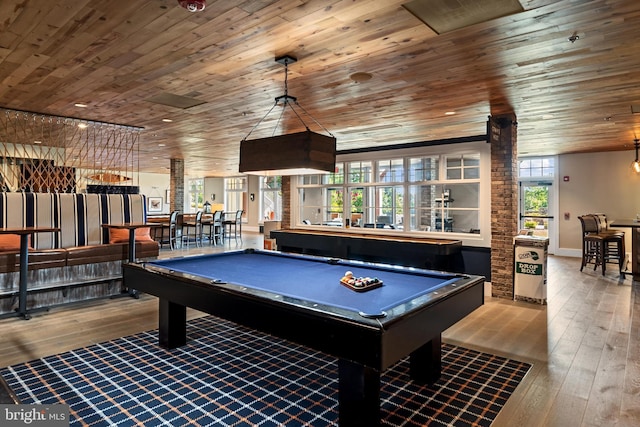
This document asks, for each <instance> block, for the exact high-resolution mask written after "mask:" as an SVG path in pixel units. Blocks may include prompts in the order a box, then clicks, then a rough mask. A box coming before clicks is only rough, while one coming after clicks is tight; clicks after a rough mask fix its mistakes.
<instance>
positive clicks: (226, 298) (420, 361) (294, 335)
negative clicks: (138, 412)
mask: <svg viewBox="0 0 640 427" xmlns="http://www.w3.org/2000/svg"><path fill="white" fill-rule="evenodd" d="M123 275H124V284H125V285H126V286H130V287H133V288H135V289H137V290H138V291H140V292H145V293H148V294H150V295H155V296H157V297H158V298H159V343H160V345H161V346H163V347H167V348H175V347H179V346H182V345H184V344H186V341H187V334H186V323H187V322H186V320H187V314H186V309H187V307H191V308H194V309H196V310H200V311H203V312H206V313H209V314H212V315H215V316H219V317H221V318H224V319H228V320H231V321H233V322H236V323H239V324H242V325H245V326H248V327H250V328H253V329H256V330H259V331H262V332H266V333H269V334H273V335H275V336H278V337H282V338H284V339H288V340H291V341H294V342H297V343H299V344H303V345H306V346H308V347H311V348H314V349H317V350H320V351H322V352H325V353H327V354H330V355H333V356H335V357H337V358H338V359H339V360H338V375H339V380H338V381H339V393H338V399H339V404H338V412H339V415H338V417H339V423H340V426H343V427H344V426H367V427H370V426H375V425H379V422H380V376H381V373H382V372H383V371H384V370H385V369H387V368H389V367H390V366H392V365H393V364H395V363H396V362H398V361H399V360H401V359H403V358H404V357H406V356H408V355H410V370H411V377H412V379H413V380H416V381H419V382H423V383H433V382H435V381H436V380H437V379H438V378H439V376H440V371H441V348H440V345H441V333H442V331H444V330H446V329H447V328H449V327H450V326H452V325H453V324H455V323H456V322H458V321H459V320H461V319H462V318H464V317H466V316H467V315H468V314H469V313H471V312H472V311H474V310H475V309H476V308H478V307H480V306H481V305H482V304H483V302H484V278H483V277H481V276H465V278H463V279H462V280H461V281H459V282H458V283H457V284H456V286H455V287H454V288H453V289H448V290H442V292H438V295H436V296H429V297H419V298H416V300H413V301H410V302H408V303H405V304H403V305H402V306H399V307H398V308H397V309H395V308H394V309H392V310H390V311H389V312H388V315H387V316H386V317H384V318H378V319H370V318H364V317H362V316H360V315H358V314H357V313H353V312H351V311H348V310H344V312H342V310H340V309H338V310H336V309H335V308H334V307H332V308H331V309H330V310H325V309H324V308H323V307H322V306H318V304H309V303H308V302H305V301H302V300H299V299H295V298H289V297H282V296H278V295H274V294H272V293H269V292H265V291H260V290H255V289H248V288H246V287H243V286H239V285H234V284H231V283H230V284H222V285H219V284H215V283H211V280H209V279H203V278H201V277H198V276H195V275H190V274H185V273H176V272H172V271H168V270H167V269H163V268H157V267H156V266H153V265H146V264H145V263H137V264H136V263H128V264H125V265H123ZM264 279H265V280H268V277H265V278H264ZM417 300H420V301H417Z"/></svg>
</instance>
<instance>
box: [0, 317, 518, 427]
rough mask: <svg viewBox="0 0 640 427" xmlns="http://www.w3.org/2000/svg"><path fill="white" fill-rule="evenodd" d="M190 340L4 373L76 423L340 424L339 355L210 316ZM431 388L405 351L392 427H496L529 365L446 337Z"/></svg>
mask: <svg viewBox="0 0 640 427" xmlns="http://www.w3.org/2000/svg"><path fill="white" fill-rule="evenodd" d="M188 339H189V342H188V344H187V345H186V346H184V347H181V348H178V349H173V350H165V349H163V348H160V347H159V346H158V345H157V340H158V338H157V331H150V332H144V333H140V334H136V335H133V336H128V337H124V338H119V339H116V340H113V341H109V342H106V343H102V344H96V345H91V346H89V347H86V348H82V349H79V350H74V351H69V352H66V353H63V354H59V355H55V356H51V357H45V358H43V359H38V360H35V361H32V362H29V363H25V364H20V365H16V366H11V367H8V368H3V369H1V370H0V374H1V375H2V376H3V377H4V378H5V379H6V380H7V382H8V383H9V385H10V386H11V387H12V388H13V390H14V391H15V392H16V394H17V395H18V397H19V398H20V399H21V400H22V403H27V404H29V403H34V404H55V403H63V404H67V405H69V411H70V418H71V425H72V426H82V425H91V426H102V425H105V426H106V425H109V426H132V425H144V426H161V425H164V426H181V425H188V424H190V425H197V426H284V425H286V426H301V425H305V426H322V427H325V426H330V425H337V419H338V412H337V406H338V403H337V397H338V391H337V385H338V379H337V361H336V359H335V358H333V357H330V356H327V355H325V354H323V353H319V352H316V351H314V350H310V349H309V348H307V347H303V346H299V345H296V344H293V343H291V342H288V341H285V340H281V339H279V338H275V337H273V336H270V335H267V334H262V333H259V332H256V331H253V330H251V329H248V328H245V327H242V326H239V325H237V324H234V323H231V322H227V321H225V320H221V319H219V318H216V317H212V316H208V317H204V318H200V319H196V320H193V321H190V322H189V325H188ZM442 351H443V363H442V365H443V373H442V376H441V378H440V380H439V381H438V382H437V383H436V384H434V385H433V386H422V385H419V384H415V383H413V382H412V381H410V379H409V362H408V359H405V360H402V361H400V362H398V363H397V364H396V365H395V366H393V367H392V368H390V369H388V370H387V371H386V372H385V373H384V375H383V377H382V389H381V417H382V425H385V426H426V425H452V426H489V425H491V423H492V421H493V420H494V419H495V417H496V415H497V414H498V412H499V411H500V409H501V408H502V407H503V405H504V404H505V402H506V401H507V399H509V396H510V395H511V393H512V392H513V391H514V390H515V388H516V387H517V386H518V384H519V383H520V381H521V380H522V378H523V377H524V375H525V374H526V373H527V371H528V370H529V368H530V365H529V364H527V363H521V362H517V361H514V360H509V359H505V358H502V357H497V356H493V355H490V354H486V353H481V352H477V351H473V350H468V349H464V348H461V347H456V346H451V345H447V344H444V345H443V350H442Z"/></svg>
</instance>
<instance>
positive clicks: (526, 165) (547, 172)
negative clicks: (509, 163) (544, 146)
mask: <svg viewBox="0 0 640 427" xmlns="http://www.w3.org/2000/svg"><path fill="white" fill-rule="evenodd" d="M555 168H556V165H555V158H554V157H535V158H530V159H522V160H520V162H519V168H518V169H519V175H520V178H544V177H547V178H548V177H553V176H554V175H555Z"/></svg>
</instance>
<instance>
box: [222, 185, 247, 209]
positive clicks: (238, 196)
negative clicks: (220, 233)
mask: <svg viewBox="0 0 640 427" xmlns="http://www.w3.org/2000/svg"><path fill="white" fill-rule="evenodd" d="M224 187H225V192H224V197H225V202H224V206H225V208H226V210H227V211H228V212H235V211H238V210H242V211H243V214H242V215H243V216H244V215H245V213H246V209H245V206H246V203H247V179H246V178H226V179H225V180H224Z"/></svg>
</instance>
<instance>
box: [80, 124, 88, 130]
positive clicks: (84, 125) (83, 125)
mask: <svg viewBox="0 0 640 427" xmlns="http://www.w3.org/2000/svg"><path fill="white" fill-rule="evenodd" d="M78 127H79V128H80V129H84V128H86V127H87V124H86V123H78Z"/></svg>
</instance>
